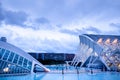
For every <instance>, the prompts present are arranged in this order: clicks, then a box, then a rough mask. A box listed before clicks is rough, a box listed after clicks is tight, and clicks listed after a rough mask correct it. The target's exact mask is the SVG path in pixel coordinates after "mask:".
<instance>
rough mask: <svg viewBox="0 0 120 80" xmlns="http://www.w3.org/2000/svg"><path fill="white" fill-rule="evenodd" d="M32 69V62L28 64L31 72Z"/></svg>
mask: <svg viewBox="0 0 120 80" xmlns="http://www.w3.org/2000/svg"><path fill="white" fill-rule="evenodd" d="M31 67H32V62H31V61H29V62H28V69H30V70H31Z"/></svg>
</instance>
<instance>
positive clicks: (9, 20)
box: [4, 11, 28, 26]
mask: <svg viewBox="0 0 120 80" xmlns="http://www.w3.org/2000/svg"><path fill="white" fill-rule="evenodd" d="M4 15H5V19H4V20H5V23H6V24H12V25H20V26H23V25H24V22H25V21H26V20H27V18H28V15H27V14H26V13H24V12H13V11H5V14H4Z"/></svg>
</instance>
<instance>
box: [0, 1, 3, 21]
mask: <svg viewBox="0 0 120 80" xmlns="http://www.w3.org/2000/svg"><path fill="white" fill-rule="evenodd" d="M3 20H4V15H3V9H2V4H1V3H0V22H1V21H3Z"/></svg>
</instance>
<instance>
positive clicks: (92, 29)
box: [60, 26, 101, 36]
mask: <svg viewBox="0 0 120 80" xmlns="http://www.w3.org/2000/svg"><path fill="white" fill-rule="evenodd" d="M60 32H62V33H67V34H70V35H76V36H78V35H80V34H87V33H89V34H91V33H90V32H92V33H95V34H97V33H98V34H99V33H101V31H100V30H99V29H97V28H95V27H92V26H91V27H88V28H82V29H75V30H68V29H61V30H60Z"/></svg>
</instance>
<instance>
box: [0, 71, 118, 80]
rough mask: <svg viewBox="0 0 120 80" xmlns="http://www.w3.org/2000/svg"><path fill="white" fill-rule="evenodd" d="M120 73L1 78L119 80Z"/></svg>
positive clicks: (14, 79) (43, 74)
mask: <svg viewBox="0 0 120 80" xmlns="http://www.w3.org/2000/svg"><path fill="white" fill-rule="evenodd" d="M119 79H120V73H117V72H100V73H93V74H90V73H79V74H58V73H57V74H55V73H54V74H53V73H36V74H30V75H23V76H8V77H3V76H1V77H0V80H119Z"/></svg>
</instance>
